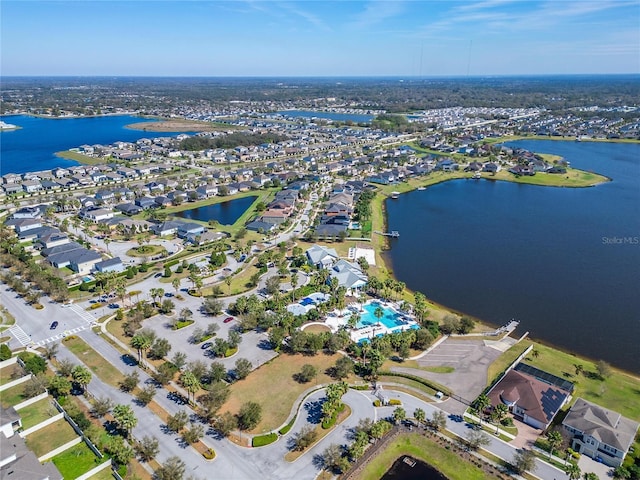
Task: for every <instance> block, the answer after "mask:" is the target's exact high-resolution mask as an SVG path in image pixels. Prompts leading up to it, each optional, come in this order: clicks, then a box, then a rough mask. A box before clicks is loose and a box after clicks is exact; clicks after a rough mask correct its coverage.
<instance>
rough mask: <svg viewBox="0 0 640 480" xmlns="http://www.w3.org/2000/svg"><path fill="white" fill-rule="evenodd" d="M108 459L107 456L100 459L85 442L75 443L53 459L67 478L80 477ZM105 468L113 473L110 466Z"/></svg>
mask: <svg viewBox="0 0 640 480" xmlns="http://www.w3.org/2000/svg"><path fill="white" fill-rule="evenodd" d="M106 460H107V457H103V458H102V459H99V458H98V457H97V456H96V455H95V454H94V453H93V452H92V451H91V449H90V448H89V447H88V446H87V444H86V443H84V442H80V443H79V444H77V445H74V446H73V447H71V448H69V449H67V450H65V451H64V452H62V453H59V454H58V455H56V456H55V457H53V458H52V459H51V461H52V462H53V463H54V464H55V466H56V467H57V468H58V470H59V471H60V473H61V474H62V476H63V477H64V478H65V479H66V478H78V477H79V476H80V475H82V474H84V473H87V472H88V471H89V470H91V469H92V468H94V467H96V466H98V465H100V464H101V463H102V462H105V461H106ZM105 470H106V471H107V472H108V473H109V475H111V473H110V472H111V469H110V468H105ZM105 478H109V477H105Z"/></svg>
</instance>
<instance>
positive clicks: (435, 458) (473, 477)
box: [353, 433, 494, 480]
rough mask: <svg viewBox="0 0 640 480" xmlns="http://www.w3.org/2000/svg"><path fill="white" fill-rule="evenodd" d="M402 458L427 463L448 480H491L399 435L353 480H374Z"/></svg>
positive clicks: (418, 438)
mask: <svg viewBox="0 0 640 480" xmlns="http://www.w3.org/2000/svg"><path fill="white" fill-rule="evenodd" d="M403 455H410V456H412V457H414V458H417V459H420V460H422V461H423V462H425V463H428V464H429V465H431V466H433V467H434V468H437V469H438V470H439V471H440V472H442V474H443V475H445V476H446V477H447V478H449V479H450V480H485V479H486V480H489V479H492V478H494V477H492V476H490V475H488V474H485V473H484V472H483V471H482V470H481V469H480V468H478V467H476V466H474V465H473V464H471V463H470V462H468V461H466V460H463V459H462V458H460V456H459V455H457V454H456V453H454V452H451V451H449V450H447V449H446V448H443V447H441V446H440V445H438V444H437V443H436V442H434V441H433V440H430V439H429V438H427V437H424V436H422V435H419V434H417V433H409V434H401V435H399V436H398V437H397V438H395V439H394V440H393V441H392V442H391V443H390V444H389V445H388V446H387V447H386V448H385V449H384V450H383V451H381V452H380V453H378V454H377V455H376V456H375V457H374V458H373V459H372V460H371V461H370V462H369V463H367V465H366V466H365V467H364V468H363V469H362V470H361V471H360V473H359V474H358V475H355V476H354V477H353V478H354V479H355V480H378V479H380V478H382V477H383V476H384V474H385V472H386V471H387V470H389V468H391V465H393V463H394V462H395V461H396V460H397V459H398V458H399V457H401V456H403Z"/></svg>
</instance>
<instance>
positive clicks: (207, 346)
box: [200, 342, 213, 350]
mask: <svg viewBox="0 0 640 480" xmlns="http://www.w3.org/2000/svg"><path fill="white" fill-rule="evenodd" d="M211 345H213V344H212V343H211V342H204V343H203V344H202V346H201V347H200V348H201V349H202V350H206V349H207V348H209V347H210V346H211Z"/></svg>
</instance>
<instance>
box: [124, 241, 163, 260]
mask: <svg viewBox="0 0 640 480" xmlns="http://www.w3.org/2000/svg"><path fill="white" fill-rule="evenodd" d="M166 251H167V249H166V248H164V247H163V246H162V245H153V244H150V245H141V246H139V247H134V248H131V249H129V251H127V255H129V256H130V257H142V258H144V257H155V256H156V255H160V254H161V253H163V252H164V253H166Z"/></svg>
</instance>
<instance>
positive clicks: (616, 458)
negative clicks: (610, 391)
mask: <svg viewBox="0 0 640 480" xmlns="http://www.w3.org/2000/svg"><path fill="white" fill-rule="evenodd" d="M562 426H563V427H564V429H565V430H566V431H567V432H569V433H570V434H571V435H572V436H573V438H572V441H571V448H572V449H573V450H575V451H576V452H578V453H580V454H582V455H587V456H589V457H591V458H594V459H596V460H599V461H602V462H603V463H605V464H606V465H609V466H611V467H617V466H619V465H622V462H623V461H624V458H625V456H626V455H627V453H628V452H629V448H630V447H631V446H632V445H633V442H634V439H635V436H636V433H637V431H638V422H634V421H633V420H629V419H628V418H626V417H623V416H622V415H620V414H619V413H618V412H614V411H613V410H609V409H607V408H604V407H601V406H599V405H596V404H595V403H591V402H588V401H587V400H585V399H583V398H578V399H577V400H576V403H574V404H573V406H572V407H571V409H570V410H569V413H568V414H567V416H566V417H565V419H564V421H563V422H562Z"/></svg>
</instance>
